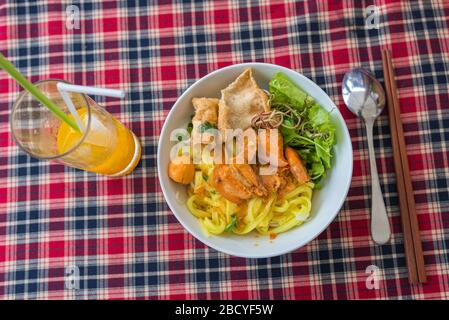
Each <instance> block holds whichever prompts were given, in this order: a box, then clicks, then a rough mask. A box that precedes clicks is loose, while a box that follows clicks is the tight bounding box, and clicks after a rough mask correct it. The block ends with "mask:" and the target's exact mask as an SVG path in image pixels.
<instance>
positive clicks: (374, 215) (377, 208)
mask: <svg viewBox="0 0 449 320" xmlns="http://www.w3.org/2000/svg"><path fill="white" fill-rule="evenodd" d="M373 123H374V120H372V121H366V133H367V136H368V151H369V162H370V169H371V191H372V195H371V236H372V238H373V240H374V242H375V243H377V244H385V243H387V242H388V240H389V239H390V235H391V230H390V222H389V221H388V216H387V210H386V208H385V202H384V198H383V196H382V190H381V189H380V183H379V176H378V174H377V165H376V156H375V154H374V144H373Z"/></svg>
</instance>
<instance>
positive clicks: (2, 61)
mask: <svg viewBox="0 0 449 320" xmlns="http://www.w3.org/2000/svg"><path fill="white" fill-rule="evenodd" d="M0 67H1V68H3V69H4V70H5V71H6V72H7V73H8V74H9V75H10V76H11V77H12V78H14V79H15V80H16V81H17V82H18V83H19V84H20V85H21V86H22V88H24V89H25V90H27V91H28V92H29V93H31V94H32V95H33V97H35V98H36V99H37V100H39V102H40V103H42V104H43V105H44V106H46V107H47V108H48V109H50V111H51V112H53V113H54V115H55V116H57V117H58V118H59V119H61V121H64V122H65V123H67V124H68V125H69V126H71V127H72V128H73V129H75V130H76V131H78V132H81V130H80V128H78V125H77V124H76V122H75V121H73V120H72V119H70V118H69V117H68V116H67V115H66V114H65V113H64V112H63V111H62V110H61V109H59V107H58V106H57V105H56V104H55V103H54V102H53V101H52V100H50V99H49V98H48V97H47V96H46V95H45V94H44V93H43V92H42V91H40V90H39V89H38V88H37V87H36V86H35V85H34V84H32V83H31V82H30V81H28V79H27V78H25V77H24V76H23V74H21V73H20V71H19V70H17V69H16V68H15V67H14V65H13V64H12V63H11V62H9V61H8V60H7V59H6V58H5V57H4V56H3V54H2V53H0Z"/></svg>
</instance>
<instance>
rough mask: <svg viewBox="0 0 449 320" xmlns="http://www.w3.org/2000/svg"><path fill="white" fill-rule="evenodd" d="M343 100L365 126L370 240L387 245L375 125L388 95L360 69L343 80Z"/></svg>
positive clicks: (366, 72)
mask: <svg viewBox="0 0 449 320" xmlns="http://www.w3.org/2000/svg"><path fill="white" fill-rule="evenodd" d="M343 100H344V101H345V104H346V106H347V107H348V109H349V110H351V111H352V113H354V114H355V115H356V116H357V117H359V118H362V119H363V121H364V122H365V126H366V133H367V136H368V149H369V160H370V169H371V188H372V196H371V236H372V238H373V240H374V242H376V243H377V244H384V243H387V242H388V240H389V239H390V235H391V230H390V223H389V221H388V216H387V210H386V209H385V203H384V199H383V197H382V190H381V189H380V184H379V176H378V174H377V166H376V157H375V155H374V145H373V124H374V121H375V120H376V118H377V117H378V116H379V114H380V113H381V112H382V110H383V108H384V107H385V91H384V90H383V88H382V86H381V84H380V83H379V81H377V79H376V78H375V77H374V75H372V74H371V73H370V72H369V71H367V70H365V69H361V68H357V69H353V70H351V71H349V72H347V73H346V74H345V76H344V78H343Z"/></svg>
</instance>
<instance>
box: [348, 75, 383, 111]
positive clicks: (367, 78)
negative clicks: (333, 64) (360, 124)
mask: <svg viewBox="0 0 449 320" xmlns="http://www.w3.org/2000/svg"><path fill="white" fill-rule="evenodd" d="M342 92H343V100H344V101H345V104H346V106H347V107H348V109H349V110H351V112H352V113H354V114H355V115H356V116H357V117H359V118H362V119H364V120H365V117H374V118H377V117H378V116H379V115H380V113H381V112H382V110H383V109H384V107H385V91H384V89H383V88H382V85H381V84H380V82H379V81H378V80H377V79H376V78H375V77H374V75H373V74H372V73H371V72H369V71H368V70H365V69H362V68H356V69H353V70H351V71H349V72H348V73H346V74H345V76H344V78H343V89H342ZM373 105H374V107H373Z"/></svg>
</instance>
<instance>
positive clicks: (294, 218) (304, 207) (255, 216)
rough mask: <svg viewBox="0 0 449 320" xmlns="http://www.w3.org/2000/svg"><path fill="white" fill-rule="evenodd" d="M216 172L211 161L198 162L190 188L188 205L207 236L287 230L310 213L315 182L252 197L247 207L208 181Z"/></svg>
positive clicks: (275, 233)
mask: <svg viewBox="0 0 449 320" xmlns="http://www.w3.org/2000/svg"><path fill="white" fill-rule="evenodd" d="M212 171H213V165H212V164H199V165H195V177H194V180H193V182H192V183H191V185H190V188H189V191H188V192H189V198H188V200H187V207H188V209H189V211H190V212H191V213H192V214H193V215H194V216H195V217H196V218H198V220H199V222H200V224H201V227H202V229H203V231H204V233H205V234H206V235H208V236H209V235H210V234H222V233H224V232H226V231H229V232H233V233H235V234H240V235H243V234H247V233H249V232H251V231H253V230H255V231H257V232H258V233H260V234H263V235H267V234H274V235H277V234H279V233H282V232H285V231H288V230H290V229H292V228H294V227H296V226H299V225H301V224H302V223H303V222H304V221H306V220H307V219H308V218H309V216H310V211H311V207H312V203H311V200H312V190H313V187H314V185H313V183H311V182H307V183H305V184H302V185H298V186H296V188H295V189H293V190H292V191H290V192H288V193H287V194H285V195H284V196H283V197H281V198H278V197H277V195H276V194H272V195H270V196H269V197H268V198H267V199H264V198H260V197H253V198H251V199H249V200H248V201H247V203H246V205H244V207H239V206H238V205H237V204H234V203H232V202H230V201H229V200H226V199H225V198H223V197H222V196H221V195H220V194H219V193H218V192H217V191H215V189H214V188H212V187H211V186H210V185H209V183H208V182H207V180H208V177H209V176H211V174H212Z"/></svg>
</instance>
